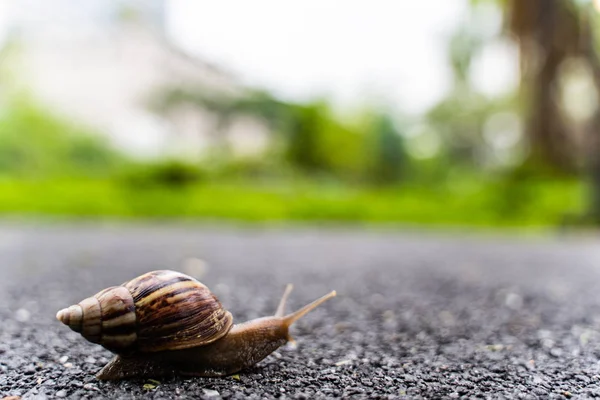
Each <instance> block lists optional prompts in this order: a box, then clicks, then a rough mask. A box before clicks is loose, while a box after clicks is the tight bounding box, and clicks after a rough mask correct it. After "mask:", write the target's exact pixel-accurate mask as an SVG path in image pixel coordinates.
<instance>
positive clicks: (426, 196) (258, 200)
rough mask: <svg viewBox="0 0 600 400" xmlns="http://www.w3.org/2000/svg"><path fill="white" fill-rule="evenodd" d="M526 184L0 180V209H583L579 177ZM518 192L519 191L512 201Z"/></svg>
mask: <svg viewBox="0 0 600 400" xmlns="http://www.w3.org/2000/svg"><path fill="white" fill-rule="evenodd" d="M513 185H516V186H513ZM523 185H524V186H523ZM523 185H521V184H520V183H514V184H513V183H507V182H504V181H502V180H500V181H489V180H483V179H481V178H477V177H475V176H471V177H469V178H463V179H461V180H459V181H448V182H446V183H445V184H440V185H437V186H431V185H427V186H424V185H418V184H411V185H404V186H391V187H386V188H379V189H368V188H364V187H363V188H360V187H354V188H353V187H350V186H348V185H323V184H316V183H314V182H310V181H306V182H300V181H296V182H295V183H280V184H267V185H263V184H258V183H257V182H251V181H247V180H246V181H241V182H236V181H219V182H215V181H207V182H204V183H203V184H193V185H188V186H185V187H183V188H181V189H180V190H172V189H171V188H170V187H165V186H161V185H153V186H143V187H138V188H137V189H136V190H130V188H129V187H123V186H122V185H120V184H117V183H116V182H114V181H110V180H91V179H87V180H60V181H38V182H31V181H23V180H0V210H2V212H3V213H12V214H36V213H38V214H40V213H41V214H47V215H57V216H82V217H89V216H94V217H98V216H103V217H128V218H134V217H135V218H140V217H144V218H147V217H152V218H163V217H178V218H188V219H198V218H209V219H214V218H218V219H233V220H245V221H286V220H287V221H340V222H363V223H388V224H390V223H392V224H433V225H447V226H465V225H470V226H501V227H502V226H504V227H553V226H557V225H559V224H561V223H562V222H563V221H564V218H565V216H566V215H569V214H572V215H576V214H579V213H581V211H582V210H583V204H582V198H583V196H582V192H583V191H584V190H585V188H584V186H583V185H582V184H581V183H579V182H577V181H556V180H552V181H529V182H524V183H523ZM519 192H522V193H523V194H518V198H517V199H514V198H512V196H513V195H515V193H519ZM532 199H535V201H530V200H532ZM515 206H516V207H515Z"/></svg>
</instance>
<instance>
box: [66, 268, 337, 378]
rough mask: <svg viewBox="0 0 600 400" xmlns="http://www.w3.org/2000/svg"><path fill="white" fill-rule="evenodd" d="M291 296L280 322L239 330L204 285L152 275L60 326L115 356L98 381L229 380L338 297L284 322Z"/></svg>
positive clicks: (111, 291) (170, 274) (82, 306)
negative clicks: (298, 323)
mask: <svg viewBox="0 0 600 400" xmlns="http://www.w3.org/2000/svg"><path fill="white" fill-rule="evenodd" d="M291 291H292V285H288V286H287V288H286V290H285V293H284V294H283V297H282V298H281V301H280V302H279V306H278V307H277V311H276V312H275V315H273V316H270V317H264V318H258V319H254V320H251V321H248V322H244V323H241V324H236V325H233V317H232V315H231V313H230V312H229V311H227V310H225V309H224V308H223V306H222V305H221V303H220V302H219V300H218V299H217V298H216V297H215V295H214V294H213V293H212V292H211V291H210V290H209V289H208V288H207V287H206V286H205V285H203V284H202V283H200V282H199V281H197V280H196V279H194V278H192V277H190V276H187V275H184V274H181V273H179V272H175V271H168V270H162V271H153V272H148V273H146V274H144V275H141V276H139V277H137V278H135V279H132V280H130V281H128V282H125V283H124V284H122V285H121V286H113V287H109V288H107V289H104V290H102V291H100V292H98V293H97V294H95V295H94V296H92V297H88V298H87V299H84V300H82V301H81V302H80V303H79V304H76V305H72V306H71V307H68V308H65V309H63V310H60V311H59V312H58V313H57V314H56V318H57V319H58V320H59V321H60V322H62V323H63V324H65V325H68V326H69V328H71V329H72V330H74V331H75V332H79V333H81V334H82V336H83V337H84V338H86V339H87V340H89V341H90V342H92V343H98V344H100V345H102V346H103V347H105V348H106V349H108V350H110V351H111V352H113V353H115V354H116V356H115V357H114V358H113V359H112V360H111V361H110V362H109V363H108V364H107V365H106V366H104V368H102V370H100V372H99V373H98V374H97V375H96V377H97V378H98V379H102V380H114V379H123V378H133V377H158V376H163V375H172V374H181V375H192V376H224V375H230V374H233V373H236V372H238V371H240V370H243V369H244V368H247V367H250V366H252V365H254V364H256V363H258V362H259V361H261V360H262V359H264V358H265V357H267V356H268V355H269V354H271V353H272V352H273V351H275V350H276V349H277V348H279V347H280V346H282V345H284V344H285V343H287V342H288V341H293V339H292V338H291V336H290V334H289V332H288V330H289V327H290V326H291V325H292V324H293V323H294V322H295V321H297V320H298V319H300V318H301V317H302V316H304V315H305V314H306V313H308V312H309V311H311V310H313V309H314V308H316V307H317V306H319V305H320V304H322V303H323V302H325V301H327V300H328V299H330V298H332V297H334V296H335V295H336V293H335V291H333V292H331V293H329V294H327V295H325V296H323V297H321V298H319V299H317V300H315V301H313V302H312V303H310V304H308V305H306V306H304V307H302V308H301V309H300V310H298V311H296V312H294V313H291V314H288V315H284V312H285V311H284V309H285V303H286V300H287V298H288V296H289V294H290V293H291Z"/></svg>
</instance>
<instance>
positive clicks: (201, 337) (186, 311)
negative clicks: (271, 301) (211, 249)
mask: <svg viewBox="0 0 600 400" xmlns="http://www.w3.org/2000/svg"><path fill="white" fill-rule="evenodd" d="M56 318H57V319H58V320H59V321H61V322H62V323H64V324H65V325H68V326H69V327H70V328H71V329H72V330H74V331H75V332H79V333H81V335H82V336H83V337H85V338H86V339H87V340H89V341H90V342H93V343H98V344H101V345H102V346H104V347H105V348H107V349H108V350H111V351H113V352H115V353H129V352H134V351H139V352H156V351H163V350H178V349H185V348H190V347H196V346H202V345H206V344H208V343H212V342H214V341H215V340H218V339H220V338H221V337H223V336H224V335H225V334H227V332H228V331H229V330H230V329H231V326H232V324H233V317H232V316H231V313H230V312H229V311H227V310H225V309H224V308H223V306H222V305H221V303H220V302H219V300H218V299H217V298H216V297H215V296H214V295H213V294H212V292H211V291H210V290H209V289H208V288H207V287H206V286H205V285H203V284H202V283H200V282H198V281H197V280H195V279H194V278H191V277H189V276H187V275H184V274H181V273H179V272H175V271H168V270H163V271H153V272H149V273H147V274H144V275H141V276H139V277H137V278H135V279H132V280H131V281H128V282H126V283H124V284H123V285H121V286H114V287H110V288H107V289H104V290H102V291H100V292H99V293H97V294H95V295H94V296H92V297H88V298H87V299H85V300H82V301H81V302H80V303H79V304H76V305H73V306H71V307H68V308H65V309H63V310H61V311H59V312H58V313H57V314H56Z"/></svg>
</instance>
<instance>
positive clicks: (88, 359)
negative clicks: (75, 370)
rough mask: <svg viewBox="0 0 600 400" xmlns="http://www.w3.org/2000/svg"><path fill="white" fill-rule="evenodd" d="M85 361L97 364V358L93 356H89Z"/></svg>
mask: <svg viewBox="0 0 600 400" xmlns="http://www.w3.org/2000/svg"><path fill="white" fill-rule="evenodd" d="M84 361H85V362H86V363H88V364H96V359H95V358H94V357H92V356H87V357H86V358H85V360H84Z"/></svg>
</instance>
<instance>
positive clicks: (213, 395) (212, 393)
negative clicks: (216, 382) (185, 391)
mask: <svg viewBox="0 0 600 400" xmlns="http://www.w3.org/2000/svg"><path fill="white" fill-rule="evenodd" d="M202 391H203V392H204V395H205V396H206V397H209V398H217V397H221V394H220V393H219V392H217V391H216V390H211V389H202Z"/></svg>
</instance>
